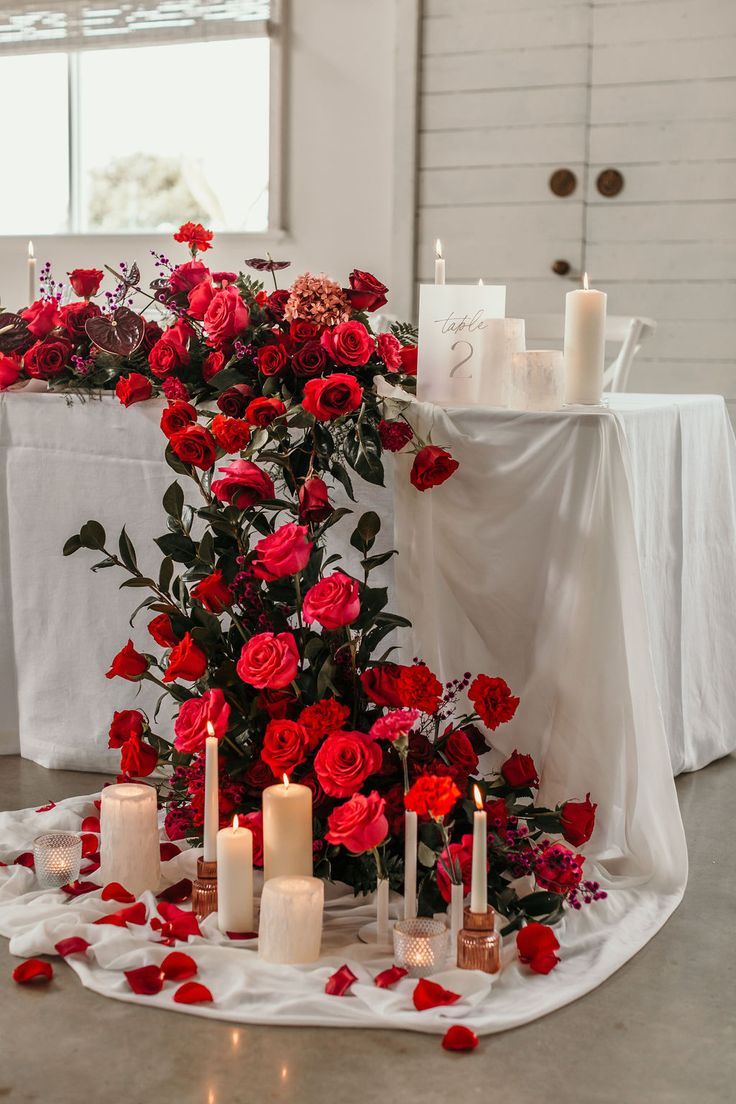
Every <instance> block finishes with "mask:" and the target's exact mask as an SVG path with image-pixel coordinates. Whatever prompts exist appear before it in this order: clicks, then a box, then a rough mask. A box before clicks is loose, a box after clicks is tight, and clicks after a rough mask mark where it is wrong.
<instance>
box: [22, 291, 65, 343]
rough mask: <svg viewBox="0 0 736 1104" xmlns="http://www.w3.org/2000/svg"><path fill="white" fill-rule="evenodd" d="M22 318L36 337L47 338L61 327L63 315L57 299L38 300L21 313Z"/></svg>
mask: <svg viewBox="0 0 736 1104" xmlns="http://www.w3.org/2000/svg"><path fill="white" fill-rule="evenodd" d="M20 316H21V318H22V319H23V320H24V321H25V324H26V326H27V327H28V332H29V333H30V334H32V335H33V336H34V337H37V338H41V337H46V335H47V334H49V333H51V331H52V330H53V329H54V328H55V327H56V326H58V325H59V322H60V320H61V315H60V313H59V304H58V303H57V301H56V299H37V300H36V302H35V303H31V305H30V307H26V309H25V310H22V311H21V312H20Z"/></svg>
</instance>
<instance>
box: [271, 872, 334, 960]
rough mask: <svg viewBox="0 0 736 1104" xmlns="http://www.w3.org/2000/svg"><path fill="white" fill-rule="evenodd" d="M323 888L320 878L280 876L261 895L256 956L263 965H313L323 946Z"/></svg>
mask: <svg viewBox="0 0 736 1104" xmlns="http://www.w3.org/2000/svg"><path fill="white" fill-rule="evenodd" d="M324 896H325V889H324V883H323V882H322V881H321V880H320V879H319V878H307V877H298V876H294V877H292V876H288V875H280V876H279V877H276V878H271V880H270V881H268V882H265V883H264V886H263V893H262V894H261V916H260V922H259V925H258V954H259V955H260V957H261V958H262V959H264V961H266V962H277V963H281V964H284V965H294V966H296V965H300V964H302V963H308V962H316V960H317V959H318V958H319V951H320V945H321V943H322V912H323V909H324Z"/></svg>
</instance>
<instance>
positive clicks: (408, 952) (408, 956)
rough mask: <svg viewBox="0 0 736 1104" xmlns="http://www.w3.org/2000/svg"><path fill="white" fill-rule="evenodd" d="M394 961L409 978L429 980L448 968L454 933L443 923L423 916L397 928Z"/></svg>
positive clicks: (407, 921)
mask: <svg viewBox="0 0 736 1104" xmlns="http://www.w3.org/2000/svg"><path fill="white" fill-rule="evenodd" d="M393 936H394V960H395V962H396V965H397V966H401V967H402V968H403V969H405V970H406V972H407V974H408V975H409V977H412V978H418V977H427V976H428V975H429V974H435V973H437V971H438V970H441V969H442V967H443V966H444V965H445V964H446V962H447V959H448V957H449V942H450V933H449V931H448V929H447V927H446V925H445V924H443V923H442V921H440V920H430V919H429V917H426V916H420V917H419V918H417V919H414V920H399V921H398V922H397V923H396V924H394V932H393Z"/></svg>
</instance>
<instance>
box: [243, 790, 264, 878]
mask: <svg viewBox="0 0 736 1104" xmlns="http://www.w3.org/2000/svg"><path fill="white" fill-rule="evenodd" d="M271 782H272V779H270V778H269V780H268V784H269V785H270V784H271ZM238 823H239V824H240V827H241V828H249V829H250V831H251V832H252V833H253V865H254V866H255V867H257V868H258V869H259V870H262V869H263V813H262V812H261V810H260V809H259V810H258V811H257V812H255V813H246V815H245V816H240V814H238Z"/></svg>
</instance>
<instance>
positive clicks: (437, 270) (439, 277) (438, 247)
mask: <svg viewBox="0 0 736 1104" xmlns="http://www.w3.org/2000/svg"><path fill="white" fill-rule="evenodd" d="M434 282H435V283H436V284H444V282H445V258H444V257H443V256H442V242H441V241H440V239H439V238H437V241H436V242H435V243H434Z"/></svg>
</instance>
